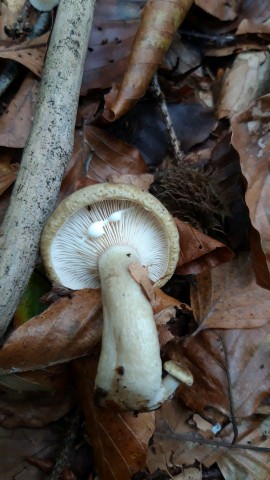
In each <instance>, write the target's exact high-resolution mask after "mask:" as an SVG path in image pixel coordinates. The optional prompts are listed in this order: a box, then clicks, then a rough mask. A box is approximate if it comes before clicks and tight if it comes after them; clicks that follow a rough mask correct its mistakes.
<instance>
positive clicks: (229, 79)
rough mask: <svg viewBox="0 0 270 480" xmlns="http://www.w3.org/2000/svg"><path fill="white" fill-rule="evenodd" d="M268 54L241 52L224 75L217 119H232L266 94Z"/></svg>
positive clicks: (268, 69)
mask: <svg viewBox="0 0 270 480" xmlns="http://www.w3.org/2000/svg"><path fill="white" fill-rule="evenodd" d="M269 81H270V53H269V52H242V53H240V54H239V55H237V57H236V59H235V60H234V62H233V64H232V67H231V68H230V70H229V71H228V72H227V73H226V74H225V77H224V81H223V86H222V88H221V92H220V98H219V103H218V118H223V117H230V118H231V117H232V116H233V115H235V114H236V113H240V112H242V111H243V110H245V109H246V108H247V107H248V106H249V105H250V103H251V102H252V101H253V100H254V99H255V98H257V97H259V96H261V95H264V94H265V93H267V92H268V90H269V88H268V85H269Z"/></svg>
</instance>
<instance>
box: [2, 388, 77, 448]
mask: <svg viewBox="0 0 270 480" xmlns="http://www.w3.org/2000/svg"><path fill="white" fill-rule="evenodd" d="M0 393H1V397H0V422H1V426H3V427H6V428H14V427H18V426H19V427H43V426H44V425H48V423H50V422H55V421H56V420H58V419H59V418H61V417H62V416H63V415H65V414H66V413H67V412H68V411H69V410H70V409H71V408H72V406H73V405H74V398H72V395H74V392H73V391H71V389H70V388H69V391H68V392H67V391H66V390H65V389H63V390H59V391H58V392H53V393H52V392H17V391H15V390H10V389H8V388H5V387H1V388H0ZM1 454H2V451H1Z"/></svg>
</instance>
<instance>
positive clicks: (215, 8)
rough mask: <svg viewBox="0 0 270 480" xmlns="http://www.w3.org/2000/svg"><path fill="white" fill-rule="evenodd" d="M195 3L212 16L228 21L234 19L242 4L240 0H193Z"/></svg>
mask: <svg viewBox="0 0 270 480" xmlns="http://www.w3.org/2000/svg"><path fill="white" fill-rule="evenodd" d="M195 3H196V5H198V7H200V8H201V9H202V10H205V12H207V13H210V15H213V16H214V17H217V18H219V20H223V21H224V22H228V21H229V20H234V19H235V18H236V17H237V15H238V13H239V9H240V7H241V4H242V0H229V1H228V2H217V1H216V0H195Z"/></svg>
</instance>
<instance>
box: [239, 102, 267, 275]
mask: <svg viewBox="0 0 270 480" xmlns="http://www.w3.org/2000/svg"><path fill="white" fill-rule="evenodd" d="M269 105H270V95H265V96H264V97H262V98H259V99H258V100H256V101H255V102H254V103H253V104H252V105H251V107H250V108H249V109H248V110H247V111H246V112H243V113H241V114H239V115H237V116H236V117H234V118H233V119H232V132H233V135H232V143H233V146H234V147H235V148H236V150H237V151H238V153H239V155H240V164H241V169H242V172H243V175H244V177H245V178H246V180H247V190H246V203H247V206H248V208H249V214H250V220H251V222H252V225H253V226H254V228H255V229H256V230H257V231H258V232H259V234H260V241H261V246H262V249H263V251H264V254H265V257H266V262H267V265H268V269H270V217H269V211H270V196H269V188H270V175H269V149H270V129H269V118H270V114H269Z"/></svg>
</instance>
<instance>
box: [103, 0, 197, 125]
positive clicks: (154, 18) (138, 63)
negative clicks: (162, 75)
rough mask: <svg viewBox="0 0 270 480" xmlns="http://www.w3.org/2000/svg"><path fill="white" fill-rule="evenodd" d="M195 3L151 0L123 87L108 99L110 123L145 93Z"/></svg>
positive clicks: (115, 88) (107, 116)
mask: <svg viewBox="0 0 270 480" xmlns="http://www.w3.org/2000/svg"><path fill="white" fill-rule="evenodd" d="M192 3H193V0H177V1H175V2H170V1H161V0H148V2H147V4H146V6H145V7H144V10H143V13H142V17H141V24H140V26H139V29H138V31H137V34H136V37H135V40H134V44H133V48H132V51H131V54H130V57H129V62H128V68H127V70H126V72H125V75H124V78H123V80H122V82H121V86H120V88H118V87H117V86H116V85H115V86H114V88H113V89H112V90H111V92H110V94H109V95H108V96H107V97H106V107H105V113H104V117H105V118H106V119H107V120H109V121H113V120H115V119H116V118H119V117H120V116H121V115H123V114H124V113H126V112H127V111H128V110H129V109H130V108H131V107H132V106H133V105H134V104H135V103H136V102H137V101H138V100H139V98H141V97H142V96H143V95H144V94H145V92H146V89H147V87H148V85H149V83H150V81H151V79H152V77H153V75H154V73H155V72H156V70H157V68H158V66H159V65H160V64H161V62H162V60H163V58H164V56H165V54H166V52H167V51H168V49H169V47H170V45H171V42H172V39H173V37H174V34H175V33H176V31H177V29H178V27H179V25H180V24H181V23H182V21H183V20H184V18H185V16H186V14H187V12H188V10H189V8H190V7H191V5H192ZM157 12H158V15H157V14H156V13H157Z"/></svg>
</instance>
